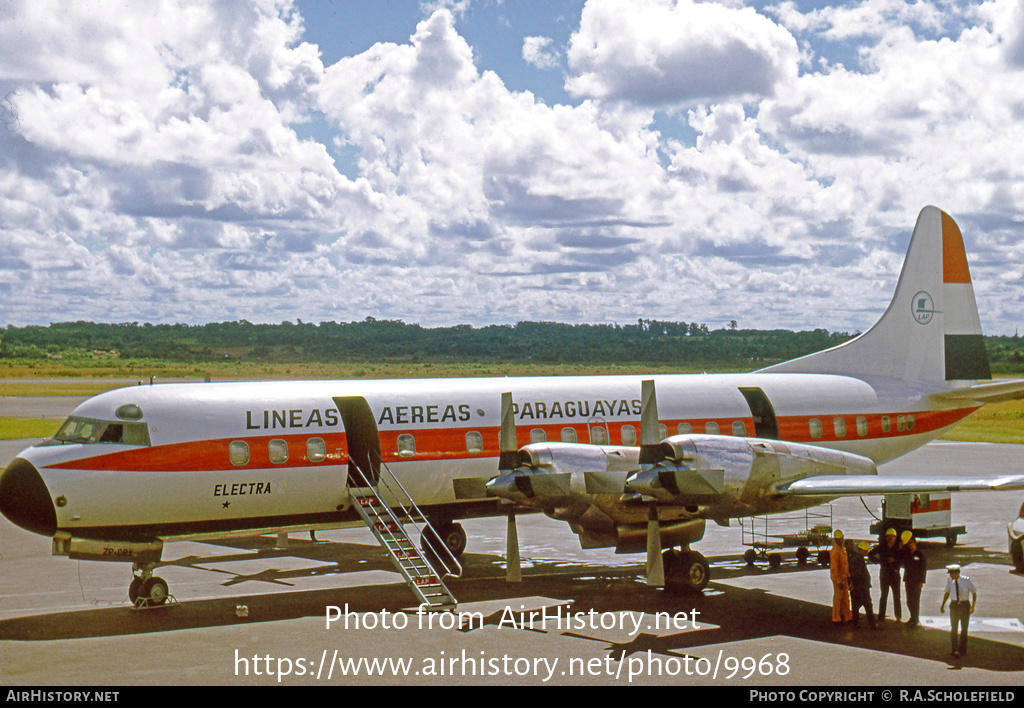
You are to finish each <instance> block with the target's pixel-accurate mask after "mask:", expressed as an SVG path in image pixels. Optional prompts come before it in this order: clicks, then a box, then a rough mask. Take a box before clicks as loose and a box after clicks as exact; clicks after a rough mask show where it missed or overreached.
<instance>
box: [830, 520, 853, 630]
mask: <svg viewBox="0 0 1024 708" xmlns="http://www.w3.org/2000/svg"><path fill="white" fill-rule="evenodd" d="M828 558H829V570H830V574H831V576H832V623H833V624H835V625H841V624H842V623H844V622H850V621H851V620H853V612H852V611H851V610H850V561H849V559H848V558H847V557H846V546H845V545H844V543H843V532H842V531H840V530H838V529H836V532H835V535H834V536H833V543H832V548H831V549H830V550H829V552H828Z"/></svg>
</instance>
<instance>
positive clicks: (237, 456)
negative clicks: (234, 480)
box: [228, 440, 249, 467]
mask: <svg viewBox="0 0 1024 708" xmlns="http://www.w3.org/2000/svg"><path fill="white" fill-rule="evenodd" d="M228 458H229V459H230V460H231V464H233V465H234V466H235V467H242V466H243V465H247V464H249V445H248V444H247V443H246V442H245V441H244V440H234V441H233V442H232V443H231V444H230V445H228Z"/></svg>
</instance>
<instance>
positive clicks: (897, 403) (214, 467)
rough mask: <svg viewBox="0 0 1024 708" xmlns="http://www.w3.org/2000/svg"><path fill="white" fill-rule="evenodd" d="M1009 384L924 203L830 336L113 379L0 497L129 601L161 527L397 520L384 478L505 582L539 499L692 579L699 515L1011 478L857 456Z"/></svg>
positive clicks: (150, 561)
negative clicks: (601, 372)
mask: <svg viewBox="0 0 1024 708" xmlns="http://www.w3.org/2000/svg"><path fill="white" fill-rule="evenodd" d="M1021 397H1024V380H1011V381H996V382H993V381H991V375H990V370H989V364H988V358H987V356H986V354H985V349H984V342H983V339H982V330H981V323H980V319H979V316H978V311H977V305H976V302H975V296H974V289H973V285H972V282H971V277H970V272H969V269H968V265H967V257H966V252H965V249H964V245H963V237H962V235H961V232H960V229H959V227H958V226H957V225H956V223H955V222H954V220H953V219H952V218H951V217H950V216H949V215H947V214H946V213H944V212H942V211H941V210H939V209H937V208H935V207H931V206H929V207H925V208H924V209H923V210H922V211H921V213H920V215H919V217H918V220H917V224H916V226H915V228H914V232H913V235H912V238H911V242H910V246H909V248H908V251H907V256H906V259H905V262H904V266H903V270H902V272H901V274H900V277H899V280H898V283H897V286H896V291H895V294H894V296H893V299H892V301H891V303H890V305H889V307H888V309H887V310H886V311H885V313H884V314H883V315H882V316H881V318H880V319H879V321H878V322H877V323H876V324H875V325H874V326H873V327H872V328H870V329H869V330H868V331H866V332H865V333H863V334H861V335H859V336H858V337H856V338H854V339H852V340H850V341H848V342H846V343H844V344H841V345H839V346H837V347H834V348H832V349H828V350H825V351H821V352H818V353H815V354H810V355H808V356H804V357H801V358H798V359H794V360H791V361H787V362H784V363H780V364H776V365H774V366H769V367H767V368H765V369H761V370H760V371H756V372H751V373H740V374H721V375H701V374H697V375H682V374H680V375H664V376H654V377H638V376H582V377H523V378H481V379H430V380H427V379H423V380H379V381H372V380H347V381H285V382H259V383H254V382H231V383H191V384H190V383H186V384H158V385H149V386H145V385H142V386H135V387H126V388H121V389H116V390H113V391H109V392H106V393H103V394H100V395H98V396H95V397H93V398H90V399H89V400H87V401H85V402H83V403H82V404H81V405H79V406H78V407H77V408H76V409H75V410H74V411H73V412H72V413H71V415H70V417H69V418H68V419H67V421H66V422H65V423H64V424H63V425H62V426H61V428H60V429H59V431H58V432H57V433H56V435H55V436H54V437H53V438H51V439H48V440H46V441H44V442H42V443H40V444H38V445H35V446H32V447H30V448H28V449H26V450H25V451H23V452H22V453H21V454H20V455H18V457H16V458H15V459H14V460H13V461H11V462H10V463H9V464H8V465H7V466H6V468H4V470H3V472H2V473H0V513H2V514H3V515H4V516H5V517H6V518H7V519H8V520H10V521H11V522H13V523H14V524H16V525H17V526H19V527H21V528H24V529H27V530H29V531H32V532H35V533H38V534H41V535H44V536H49V537H51V538H52V539H53V540H52V544H53V553H54V554H55V555H67V556H69V557H71V558H78V559H88V560H106V561H122V562H131V563H132V581H131V585H130V587H129V593H128V594H129V598H130V599H131V600H132V601H133V602H134V603H136V605H139V604H140V603H141V604H144V605H146V604H149V605H160V604H162V603H163V602H165V601H166V600H167V598H168V596H169V590H168V587H167V583H166V582H165V581H164V580H162V579H161V578H159V577H157V576H155V575H154V574H153V571H154V569H155V568H156V567H157V565H158V564H159V562H160V560H161V557H162V552H163V546H164V544H165V543H167V542H171V541H175V540H179V539H199V540H207V539H215V538H218V537H223V536H229V535H232V534H263V533H273V532H277V533H289V532H298V531H309V532H311V533H313V532H315V531H316V530H319V529H331V528H340V527H344V526H350V525H354V524H359V523H363V522H365V523H367V525H368V526H371V528H374V527H377V528H385V529H386V528H393V527H394V526H395V525H396V524H397V525H401V523H402V519H400V518H398V517H395V516H392V517H391V519H392V520H391V521H390V522H389V521H388V520H387V519H385V518H384V517H383V516H380V517H373V518H369V517H367V516H366V514H367V513H370V512H373V513H378V512H377V511H374V510H375V509H378V510H379V509H380V508H381V507H383V509H384V511H387V510H388V509H389V508H391V507H392V506H397V504H398V502H399V501H400V499H401V498H402V497H407V498H408V501H409V502H410V504H411V505H412V507H414V508H415V509H416V510H417V513H421V514H422V516H423V517H424V518H425V519H426V523H424V524H423V527H422V535H423V537H424V538H423V540H422V543H423V544H424V548H426V549H428V550H429V549H432V548H433V549H434V550H435V551H436V548H434V546H436V545H437V543H436V542H437V540H438V539H440V541H441V543H440V546H441V547H442V548H443V549H446V550H447V551H450V552H451V555H452V556H454V557H456V558H457V557H458V556H459V555H461V553H462V551H463V550H464V549H465V546H466V534H465V531H464V530H463V529H462V527H461V525H460V524H458V523H457V520H460V519H468V518H475V517H485V516H500V515H507V516H508V519H509V526H508V528H509V534H508V546H509V547H508V551H507V556H508V578H509V580H519V579H520V578H521V575H520V574H519V570H518V545H517V544H518V542H517V535H516V532H515V516H516V514H517V513H523V512H537V511H540V512H543V513H545V514H546V515H547V516H549V517H551V518H553V519H558V520H562V521H565V522H567V523H568V524H569V525H570V528H571V529H572V530H573V531H574V532H575V533H576V534H577V535H578V537H579V541H580V543H581V546H582V547H584V548H595V547H614V548H615V549H616V551H619V552H643V551H644V550H646V552H647V571H646V572H647V578H648V582H649V583H650V584H652V585H654V586H657V587H668V588H671V589H681V590H684V591H691V592H692V591H700V590H702V589H703V588H704V587H706V585H707V583H708V581H709V578H710V568H709V564H708V562H707V560H706V559H705V558H704V557H703V556H702V555H701V554H700V553H699V552H697V551H695V550H693V549H692V548H691V544H695V543H697V542H698V541H700V540H701V539H702V538H703V536H704V533H705V529H706V522H707V521H708V520H712V521H714V522H716V523H718V524H720V525H728V524H729V520H730V519H733V518H739V517H748V516H759V515H764V514H771V513H777V512H784V511H791V510H794V509H801V508H807V507H811V506H816V505H818V504H822V503H824V502H827V501H830V500H832V499H835V498H838V497H842V496H847V495H854V496H856V495H864V494H882V493H893V492H921V493H923V492H936V491H969V490H980V489H997V490H1011V489H1024V475H1016V476H1015V475H1003V476H997V477H990V478H984V477H973V476H952V477H950V476H936V477H934V478H925V479H922V478H914V479H905V478H899V477H890V476H881V475H878V473H877V465H879V464H881V463H883V462H886V461H888V460H892V459H894V458H896V457H899V456H900V455H903V454H906V453H908V452H910V451H912V450H914V449H917V448H919V447H921V446H922V445H924V444H925V443H927V442H928V441H930V440H933V439H935V438H937V437H939V436H941V435H942V434H943V433H945V432H946V431H947V430H949V429H950V428H952V427H953V426H955V425H956V424H957V423H959V422H960V421H962V420H963V419H964V418H966V417H967V416H969V415H970V414H971V413H973V412H974V411H976V410H978V409H979V408H980V407H981V406H983V405H984V404H985V403H988V402H995V401H1001V400H1009V399H1013V398H1021ZM638 428H639V431H638ZM388 480H391V481H392V483H397V485H398V488H400V489H401V490H402V491H401V492H398V491H396V490H395V489H394V488H392V486H391V485H389V486H388V489H389V490H390V491H388V490H385V489H383V485H385V484H387V483H388ZM381 513H383V512H381ZM375 533H376V531H375ZM379 538H380V537H379ZM432 540H433V542H434V546H432V545H431V541H432ZM381 543H382V545H385V540H383V539H382V540H381ZM676 547H678V549H677V548H676ZM402 548H403V549H405V548H406V547H405V546H403V547H402ZM412 553H413V551H411V550H402V551H400V552H398V555H404V554H412ZM393 559H394V558H393ZM448 572H450V573H452V574H457V570H450V571H448ZM407 579H408V576H407ZM414 580H415V579H414ZM415 582H416V583H419V582H420V581H419V580H415ZM411 586H412V585H411Z"/></svg>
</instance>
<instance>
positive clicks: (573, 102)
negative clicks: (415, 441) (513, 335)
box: [0, 0, 1024, 334]
mask: <svg viewBox="0 0 1024 708" xmlns="http://www.w3.org/2000/svg"><path fill="white" fill-rule="evenodd" d="M1022 27H1024V14H1022V12H1021V8H1020V6H1019V3H1018V2H1017V1H1016V0H992V1H991V2H974V3H954V2H914V3H906V2H899V1H897V0H864V1H863V2H855V3H842V4H835V5H833V4H829V3H807V2H799V3H793V2H774V3H752V4H744V3H742V2H733V1H731V0H730V1H728V2H724V3H714V2H706V3H695V2H689V1H687V0H563V1H562V2H535V1H532V0H523V1H514V0H505V1H504V2H498V1H497V0H458V1H457V0H448V1H445V0H432V1H429V2H428V1H422V2H415V1H411V0H406V1H403V2H398V1H394V2H377V3H364V2H348V1H344V0H334V1H333V2H329V1H328V0H299V1H296V2H292V0H250V1H249V2H242V1H235V0H223V1H221V2H217V1H213V2H210V3H202V4H196V3H190V2H187V1H186V0H163V1H162V2H158V3H152V4H139V3H133V2H129V1H128V0H99V1H98V2H96V3H92V4H90V5H89V6H88V7H85V6H82V5H79V4H72V5H68V4H67V3H60V2H56V0H53V1H49V0H36V1H33V2H28V1H27V0H14V1H12V2H7V3H4V4H3V5H2V6H0V43H2V46H4V47H5V51H4V52H3V54H2V55H0V96H5V97H6V98H5V99H4V100H3V102H2V103H0V106H2V107H3V114H2V115H3V116H4V125H3V129H2V130H0V297H2V298H3V301H4V303H5V307H4V308H3V310H2V312H0V325H6V324H13V325H25V324H46V323H48V322H52V321H65V320H75V319H89V320H96V321H107V322H123V321H128V322H131V321H140V322H143V321H145V322H188V323H202V322H210V321H225V320H237V319H247V320H250V321H259V322H281V321H285V320H290V321H294V320H296V319H301V320H303V321H311V322H318V321H326V320H336V321H348V320H361V319H363V318H365V317H367V316H372V317H376V318H390V319H402V320H405V321H407V322H418V323H421V324H424V325H428V326H430V325H449V324H456V323H468V324H473V325H486V324H491V323H511V322H516V321H520V320H560V321H568V322H595V323H596V322H635V321H636V319H637V318H639V317H643V318H648V319H666V320H684V321H699V322H705V323H707V324H708V325H709V326H711V327H718V326H724V325H726V324H727V323H728V322H729V321H731V320H737V321H738V322H739V324H740V326H742V327H752V328H753V327H760V328H772V327H784V328H789V329H811V328H817V327H824V328H826V329H830V330H840V331H841V330H846V331H857V330H863V329H865V328H866V327H868V326H870V325H871V324H872V323H873V321H874V320H875V319H876V318H877V316H878V315H879V313H880V312H882V311H883V310H884V309H885V307H886V305H887V304H888V300H889V298H890V296H891V294H892V289H893V287H894V285H895V280H896V277H897V276H898V273H899V269H900V266H901V263H902V258H903V253H904V251H905V248H906V245H907V242H908V240H909V237H910V233H911V230H912V228H913V224H914V221H915V219H916V216H917V213H918V212H919V211H920V209H921V208H922V207H924V206H925V205H927V204H935V205H937V206H939V207H941V208H943V209H945V210H946V211H948V212H949V213H950V214H952V215H953V216H954V218H956V219H957V221H958V223H959V224H960V226H961V229H962V230H963V232H964V236H965V240H966V242H967V247H968V250H969V258H970V261H971V267H972V273H973V275H974V281H975V287H976V290H977V295H978V302H979V307H980V309H981V317H982V324H983V326H984V328H985V330H986V332H988V333H993V334H1013V333H1014V332H1015V331H1016V330H1017V328H1018V327H1019V324H1020V313H1021V312H1022V311H1024V303H1022V299H1024V291H1022V278H1024V240H1022V238H1021V236H1022V229H1024V226H1022V223H1024V168H1021V165H1024V154H1022V153H1024V135H1022V133H1024V130H1022V128H1024V125H1022V122H1021V117H1022V116H1024V74H1022V67H1024V41H1022Z"/></svg>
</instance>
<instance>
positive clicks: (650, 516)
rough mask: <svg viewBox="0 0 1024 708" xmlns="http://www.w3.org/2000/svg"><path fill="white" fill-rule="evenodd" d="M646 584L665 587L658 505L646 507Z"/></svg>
mask: <svg viewBox="0 0 1024 708" xmlns="http://www.w3.org/2000/svg"><path fill="white" fill-rule="evenodd" d="M647 584H648V585H650V586H651V587H655V588H663V587H665V562H664V560H663V559H662V557H661V523H660V522H659V521H658V507H657V506H655V505H654V504H651V505H650V506H648V507H647Z"/></svg>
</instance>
